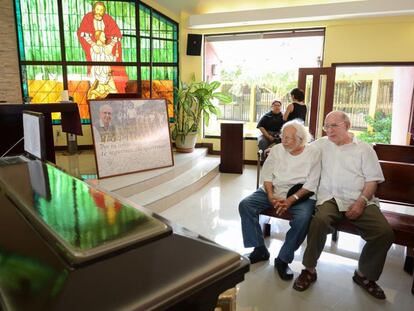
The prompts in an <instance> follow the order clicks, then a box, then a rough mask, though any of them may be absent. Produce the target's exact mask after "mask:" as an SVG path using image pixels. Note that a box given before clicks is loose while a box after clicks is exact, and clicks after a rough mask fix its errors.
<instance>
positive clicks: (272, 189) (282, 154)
mask: <svg viewBox="0 0 414 311" xmlns="http://www.w3.org/2000/svg"><path fill="white" fill-rule="evenodd" d="M281 138H282V143H281V144H278V145H275V146H274V147H273V148H272V149H271V151H270V154H269V156H268V157H267V159H266V161H265V163H264V165H263V169H262V179H263V186H262V188H259V189H258V190H256V191H255V192H254V193H252V194H251V195H249V196H248V197H246V198H245V199H243V200H242V201H241V202H240V204H239V213H240V217H241V222H242V233H243V242H244V246H245V247H254V250H253V252H252V253H251V254H250V255H249V258H250V262H251V263H252V264H253V263H256V262H259V261H265V260H268V259H269V256H270V254H269V251H268V250H267V248H266V246H265V244H264V239H263V234H262V230H261V228H260V225H259V214H260V213H261V212H262V211H264V210H266V209H269V208H275V209H276V210H277V211H276V212H277V213H278V214H282V213H284V212H286V211H289V213H290V214H291V215H292V217H293V219H292V221H291V222H290V226H291V228H290V229H289V230H288V232H287V233H286V238H285V242H284V244H283V246H282V248H281V249H280V252H279V255H278V256H277V258H276V259H275V267H276V269H277V271H278V273H279V276H280V277H281V278H282V279H283V280H291V279H293V273H292V271H291V270H290V268H289V266H288V264H289V263H291V262H292V260H293V258H294V253H295V251H296V250H297V249H298V248H299V246H300V245H301V244H302V242H303V241H304V239H305V237H306V233H307V232H308V227H309V222H310V219H311V217H312V214H313V212H314V208H315V196H314V195H313V193H314V192H315V191H316V189H317V187H318V182H319V176H320V161H321V156H320V151H319V150H318V149H317V148H316V147H314V146H311V145H308V144H307V142H308V141H309V138H310V135H309V133H308V131H307V130H306V128H305V127H304V126H303V125H302V123H301V122H299V121H296V120H293V121H290V122H288V123H285V125H284V126H283V127H282V135H281ZM295 185H296V187H295V188H293V189H292V187H293V186H295ZM300 185H302V188H300ZM296 188H297V189H296ZM290 189H292V190H291V191H289V190H290ZM288 193H289V195H288ZM290 193H291V194H290ZM312 195H313V196H312Z"/></svg>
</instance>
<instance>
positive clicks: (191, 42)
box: [187, 33, 203, 56]
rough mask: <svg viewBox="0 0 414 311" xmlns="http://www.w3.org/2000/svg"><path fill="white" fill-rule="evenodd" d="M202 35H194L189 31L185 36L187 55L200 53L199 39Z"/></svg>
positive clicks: (198, 54) (200, 39) (201, 38)
mask: <svg viewBox="0 0 414 311" xmlns="http://www.w3.org/2000/svg"><path fill="white" fill-rule="evenodd" d="M202 40H203V36H202V35H196V34H191V33H189V34H188V36H187V55H196V56H200V55H201V41H202Z"/></svg>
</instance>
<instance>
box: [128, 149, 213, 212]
mask: <svg viewBox="0 0 414 311" xmlns="http://www.w3.org/2000/svg"><path fill="white" fill-rule="evenodd" d="M219 164H220V159H219V157H217V156H206V157H204V158H201V157H200V158H199V159H198V161H197V164H196V165H195V166H193V167H191V168H190V169H188V170H187V171H185V172H183V173H182V174H180V175H178V176H176V177H175V178H174V179H171V180H168V181H166V182H164V183H161V184H159V185H157V186H154V187H152V188H150V189H148V190H146V191H143V192H140V193H137V194H134V195H131V196H128V199H129V200H131V201H133V202H135V203H137V204H139V205H141V206H145V207H146V208H149V209H151V210H152V211H154V212H157V213H160V212H162V211H165V210H166V209H168V208H169V207H171V206H173V205H175V204H177V203H179V202H180V201H182V200H184V199H185V198H187V197H188V196H190V195H191V194H193V193H194V192H196V191H198V190H200V189H201V188H202V187H204V186H205V185H206V184H207V183H209V182H210V181H211V180H212V179H213V178H214V177H215V176H217V175H218V173H219V168H218V167H219Z"/></svg>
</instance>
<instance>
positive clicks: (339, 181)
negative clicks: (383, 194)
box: [293, 111, 394, 299]
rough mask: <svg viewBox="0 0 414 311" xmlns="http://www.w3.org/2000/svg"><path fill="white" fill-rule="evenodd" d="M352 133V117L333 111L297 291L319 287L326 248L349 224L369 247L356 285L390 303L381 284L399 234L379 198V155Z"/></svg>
mask: <svg viewBox="0 0 414 311" xmlns="http://www.w3.org/2000/svg"><path fill="white" fill-rule="evenodd" d="M350 128H351V122H350V120H349V117H348V116H347V114H346V113H344V112H342V111H332V112H330V113H329V114H328V115H327V116H326V118H325V124H324V126H323V129H324V131H325V132H326V134H327V136H325V137H322V138H320V139H318V140H317V141H316V142H315V143H314V144H313V145H314V146H315V147H317V148H318V149H319V150H320V151H321V155H322V169H321V180H320V184H319V188H318V191H317V196H318V201H317V206H316V212H315V216H314V217H313V219H312V222H311V225H310V228H309V234H308V243H307V247H306V250H305V253H304V255H303V261H302V263H303V265H304V266H305V269H303V270H302V272H301V274H300V275H299V277H298V278H297V279H296V280H295V283H294V286H293V288H294V289H296V290H298V291H304V290H306V289H307V288H309V286H310V285H311V284H312V283H314V282H315V281H316V279H317V275H316V264H317V261H318V259H319V256H320V255H321V253H322V251H323V248H324V246H325V241H326V235H327V234H329V233H331V232H333V226H332V224H333V223H335V222H336V221H338V220H341V219H344V218H346V219H348V220H349V221H350V222H351V223H352V224H353V225H355V227H357V229H358V231H359V232H360V234H361V237H362V238H363V239H364V240H365V241H366V244H365V245H364V247H363V249H362V252H361V256H360V258H359V263H358V269H356V270H355V273H354V276H353V280H354V282H355V283H357V284H358V285H360V286H361V287H362V288H364V289H365V290H366V291H367V292H368V293H369V294H370V295H372V296H374V297H375V298H378V299H385V293H384V291H383V290H382V288H381V287H380V286H379V285H378V284H377V283H376V281H377V280H378V279H379V277H380V275H381V273H382V269H383V267H384V263H385V258H386V256H387V252H388V249H389V248H390V247H391V245H392V243H393V240H394V233H393V231H392V229H391V227H390V225H389V224H388V222H387V220H386V219H385V217H384V215H383V214H382V213H381V210H380V209H379V202H378V199H376V198H375V196H374V195H375V191H376V189H377V184H378V183H380V182H383V181H384V176H383V174H382V171H381V166H380V164H379V162H378V157H377V155H376V153H375V151H374V149H373V148H372V147H371V146H370V145H369V144H367V143H365V142H361V141H358V140H357V139H356V138H355V136H354V135H353V134H352V133H351V132H350V131H349V129H350Z"/></svg>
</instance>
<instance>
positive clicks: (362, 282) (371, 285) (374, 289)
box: [352, 271, 385, 299]
mask: <svg viewBox="0 0 414 311" xmlns="http://www.w3.org/2000/svg"><path fill="white" fill-rule="evenodd" d="M352 279H353V280H354V282H355V283H357V284H358V285H359V286H361V287H362V288H363V289H365V290H366V291H367V292H368V294H370V295H371V296H374V297H375V298H377V299H385V293H384V291H383V290H382V288H381V287H379V285H378V284H377V283H375V282H374V281H370V280H368V279H367V278H366V277H364V276H360V275H359V274H358V273H357V272H356V271H355V273H354V276H353V277H352Z"/></svg>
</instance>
